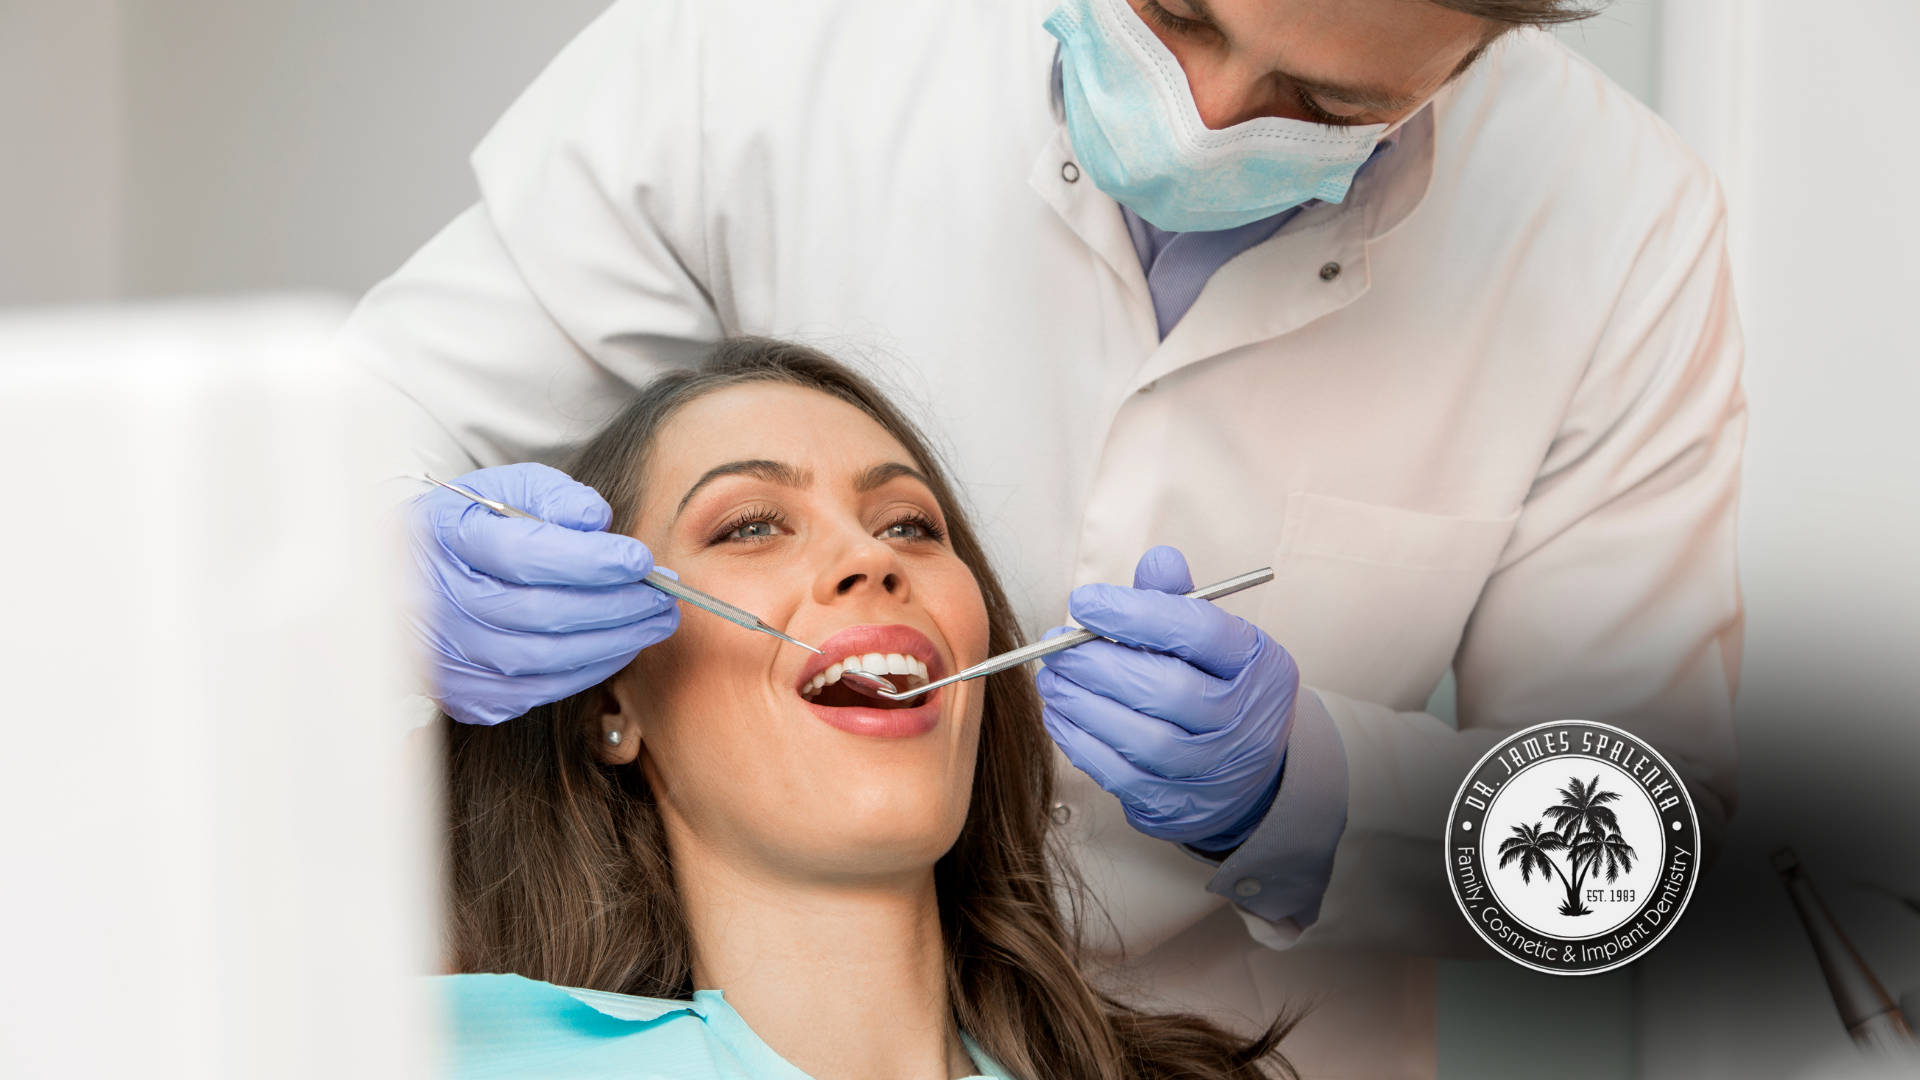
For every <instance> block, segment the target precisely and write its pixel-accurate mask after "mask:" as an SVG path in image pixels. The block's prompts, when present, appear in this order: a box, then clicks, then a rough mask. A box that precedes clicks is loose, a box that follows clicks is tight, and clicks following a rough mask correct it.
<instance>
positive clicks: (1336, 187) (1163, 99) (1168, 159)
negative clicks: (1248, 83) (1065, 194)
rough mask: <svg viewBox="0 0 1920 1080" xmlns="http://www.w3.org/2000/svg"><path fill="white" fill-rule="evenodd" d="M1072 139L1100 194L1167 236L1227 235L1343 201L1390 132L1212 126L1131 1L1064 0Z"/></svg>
mask: <svg viewBox="0 0 1920 1080" xmlns="http://www.w3.org/2000/svg"><path fill="white" fill-rule="evenodd" d="M1046 28H1047V32H1048V33H1050V34H1052V35H1053V36H1054V37H1055V38H1058V39H1059V41H1060V59H1061V69H1062V70H1061V75H1062V86H1061V90H1062V91H1063V96H1064V98H1065V105H1066V112H1067V136H1068V137H1069V138H1070V139H1072V140H1073V152H1074V155H1075V156H1076V157H1078V158H1079V163H1080V168H1081V170H1082V171H1084V172H1085V173H1086V174H1087V175H1088V176H1089V177H1091V178H1092V179H1093V182H1094V183H1095V184H1097V185H1098V186H1099V188H1100V190H1101V191H1104V192H1106V193H1107V194H1108V195H1111V196H1113V198H1114V199H1115V200H1117V201H1119V202H1122V203H1125V204H1126V205H1127V206H1129V207H1131V208H1132V209H1133V212H1134V213H1136V214H1139V215H1140V216H1141V217H1143V218H1145V219H1147V220H1148V221H1150V222H1152V223H1153V224H1154V225H1156V226H1158V227H1160V228H1162V229H1166V230H1168V231H1169V232H1211V231H1214V230H1218V229H1232V228H1236V227H1238V226H1241V225H1245V224H1247V223H1248V222H1252V221H1258V220H1260V219H1261V218H1265V217H1272V216H1273V215H1274V214H1277V213H1279V212H1281V211H1282V210H1287V209H1291V208H1292V207H1295V206H1299V205H1300V204H1301V203H1304V202H1306V201H1308V200H1309V199H1321V200H1324V201H1326V202H1339V201H1341V200H1342V199H1345V198H1346V197H1347V187H1348V185H1350V184H1351V183H1352V182H1353V174H1354V173H1355V172H1357V171H1358V170H1359V168H1360V166H1361V165H1363V164H1365V163H1366V160H1367V157H1368V155H1370V154H1372V153H1373V147H1374V144H1375V143H1377V142H1379V141H1380V137H1381V136H1382V135H1384V134H1386V132H1387V125H1385V124H1372V125H1368V126H1366V127H1329V126H1326V125H1323V124H1313V123H1308V122H1306V121H1304V120H1288V119H1284V118H1281V117H1276V116H1263V117H1259V118H1256V119H1253V120H1248V121H1247V122H1245V123H1243V124H1235V125H1234V126H1232V127H1230V128H1225V129H1222V130H1220V131H1211V130H1208V128H1207V126H1206V124H1204V123H1202V122H1201V120H1200V109H1199V107H1198V106H1197V105H1195V104H1194V102H1193V92H1192V90H1190V89H1189V88H1188V86H1187V75H1186V72H1185V71H1183V70H1181V67H1180V62H1179V61H1178V60H1176V59H1174V56H1173V53H1172V52H1170V51H1168V49H1167V47H1166V46H1165V45H1163V44H1161V43H1160V39H1159V38H1157V37H1155V36H1154V35H1153V31H1151V30H1149V29H1148V28H1147V26H1146V24H1145V23H1143V22H1141V21H1140V18H1139V16H1137V15H1135V14H1134V13H1133V9H1132V8H1130V7H1128V6H1127V4H1126V0H1062V2H1061V4H1060V6H1059V7H1057V8H1055V9H1054V12H1053V14H1052V15H1049V16H1047V21H1046Z"/></svg>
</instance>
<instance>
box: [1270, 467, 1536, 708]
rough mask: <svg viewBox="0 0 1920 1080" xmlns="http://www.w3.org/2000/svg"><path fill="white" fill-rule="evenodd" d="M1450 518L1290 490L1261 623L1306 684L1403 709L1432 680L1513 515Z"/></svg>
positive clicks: (1449, 657)
mask: <svg viewBox="0 0 1920 1080" xmlns="http://www.w3.org/2000/svg"><path fill="white" fill-rule="evenodd" d="M1519 516H1520V515H1519V512H1518V511H1515V512H1514V513H1513V514H1510V515H1508V516H1506V517H1502V518H1465V517H1449V516H1445V515H1441V514H1426V513H1419V512H1417V511H1413V510H1402V509H1399V508H1397V507H1391V506H1376V505H1373V504H1369V503H1360V502H1351V501H1348V500H1346V499H1334V498H1328V497H1327V496H1324V495H1309V494H1306V493H1304V492H1294V493H1292V494H1291V495H1289V496H1288V497H1287V516H1286V520H1285V522H1284V523H1283V525H1282V526H1281V532H1280V549H1279V551H1278V552H1277V553H1276V555H1275V558H1274V564H1273V569H1274V581H1273V584H1272V585H1271V586H1269V589H1268V592H1267V596H1266V598H1265V600H1264V602H1263V603H1262V605H1261V608H1260V615H1259V622H1260V625H1261V627H1262V628H1263V629H1265V630H1266V631H1267V632H1268V633H1269V634H1272V635H1273V636H1274V639H1275V640H1277V641H1279V642H1280V644H1282V645H1284V646H1286V647H1287V649H1288V651H1290V652H1292V653H1293V656H1294V659H1295V660H1296V661H1298V663H1299V665H1300V677H1301V680H1302V681H1303V682H1305V683H1306V684H1307V685H1309V686H1314V687H1319V688H1321V689H1324V690H1331V691H1333V692H1334V693H1337V694H1345V695H1347V696H1349V697H1355V698H1359V699H1361V700H1363V701H1372V702H1377V703H1379V704H1382V705H1387V706H1390V707H1392V708H1394V709H1398V710H1401V711H1409V710H1415V709H1419V708H1421V707H1422V706H1423V705H1424V704H1425V703H1426V700H1427V695H1428V694H1430V693H1431V692H1432V691H1433V687H1434V686H1435V684H1437V683H1438V682H1439V680H1440V677H1441V675H1443V674H1444V673H1445V672H1446V670H1447V667H1448V665H1449V664H1451V663H1452V662H1453V654H1454V651H1455V650H1456V649H1457V648H1458V647H1459V645H1460V635H1461V632H1462V631H1463V630H1464V629H1465V627H1466V624H1467V618H1468V616H1470V615H1472V614H1473V606H1474V604H1475V603H1476V602H1477V601H1478V600H1479V597H1480V590H1481V588H1482V587H1483V586H1484V585H1485V584H1486V581H1487V576H1488V575H1489V574H1490V573H1492V571H1493V567H1494V564H1495V562H1496V561H1497V560H1498V559H1499V557H1500V550H1501V548H1503V547H1505V546H1506V542H1507V536H1508V534H1510V533H1511V532H1512V531H1513V524H1514V521H1515V520H1516V519H1517V518H1518V517H1519Z"/></svg>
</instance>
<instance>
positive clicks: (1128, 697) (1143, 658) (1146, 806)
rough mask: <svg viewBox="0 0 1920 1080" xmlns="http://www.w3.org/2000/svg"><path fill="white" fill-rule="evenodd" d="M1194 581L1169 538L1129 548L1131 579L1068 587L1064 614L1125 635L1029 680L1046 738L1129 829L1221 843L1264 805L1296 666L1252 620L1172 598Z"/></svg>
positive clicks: (1261, 813)
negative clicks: (1133, 565) (1135, 551)
mask: <svg viewBox="0 0 1920 1080" xmlns="http://www.w3.org/2000/svg"><path fill="white" fill-rule="evenodd" d="M1192 589H1193V576H1192V575H1191V574H1190V573H1189V572H1188V571H1187V560H1186V558H1185V557H1184V556H1182V555H1181V554H1180V553H1179V552H1178V551H1175V550H1174V549H1173V548H1170V547H1157V548H1154V549H1153V550H1151V551H1149V552H1147V553H1146V554H1145V555H1144V556H1142V557H1141V559H1140V565H1139V567H1138V568H1137V569H1136V570H1135V571H1134V577H1133V588H1131V589H1123V588H1120V587H1119V586H1117V585H1083V586H1081V587H1080V588H1078V589H1075V590H1074V591H1073V598H1072V600H1071V602H1070V603H1069V606H1068V610H1069V611H1070V612H1071V613H1072V614H1073V617H1074V619H1075V620H1077V621H1078V622H1079V623H1080V625H1082V626H1084V627H1086V628H1087V629H1088V630H1092V631H1093V632H1095V633H1097V634H1101V635H1103V636H1105V637H1110V638H1113V639H1114V641H1117V642H1124V643H1125V644H1114V642H1109V641H1089V642H1087V643H1086V644H1085V645H1080V646H1077V647H1075V648H1072V649H1068V650H1067V651H1065V652H1059V653H1054V654H1053V655H1052V656H1049V657H1047V658H1046V660H1045V664H1046V669H1045V670H1043V671H1042V672H1041V673H1040V676H1039V679H1038V680H1037V681H1038V684H1039V687H1040V696H1041V698H1042V699H1043V700H1044V701H1045V703H1046V712H1045V718H1046V724H1047V731H1048V732H1049V733H1050V734H1052V736H1053V741H1054V742H1056V743H1058V744H1059V746H1060V749H1061V750H1062V751H1064V752H1065V753H1066V755H1067V758H1068V759H1069V760H1071V761H1072V762H1073V763H1074V765H1076V766H1077V767H1079V769H1080V770H1081V771H1082V772H1084V773H1086V774H1087V775H1088V776H1091V777H1093V779H1094V780H1095V781H1096V782H1098V783H1099V785H1100V786H1101V787H1103V788H1105V789H1107V790H1108V791H1109V792H1111V793H1113V794H1114V795H1115V796H1117V797H1118V798H1119V799H1120V802H1121V804H1122V805H1123V806H1124V807H1125V808H1126V813H1127V820H1128V821H1130V822H1132V823H1133V827H1134V828H1136V829H1139V830H1140V831H1141V832H1143V833H1146V834H1147V835H1148V836H1153V837H1158V838H1159V839H1162V840H1172V841H1175V842H1178V843H1183V844H1192V845H1194V846H1196V847H1200V848H1203V849H1207V850H1222V849H1225V848H1230V847H1233V846H1235V845H1237V844H1239V843H1240V842H1241V841H1242V840H1244V839H1246V837H1247V835H1248V834H1250V833H1252V831H1253V830H1254V828H1255V827H1256V826H1258V825H1259V824H1260V821H1261V819H1262V818H1264V817H1265V816H1266V812H1267V809H1268V808H1269V807H1270V806H1272V805H1273V797H1274V794H1275V792H1276V791H1278V789H1279V778H1280V766H1281V763H1282V761H1284V760H1285V758H1286V753H1287V731H1288V729H1289V727H1290V726H1291V725H1292V723H1293V700H1294V697H1295V695H1296V694H1298V693H1299V690H1300V671H1299V669H1298V668H1296V667H1295V666H1294V663H1293V657H1291V656H1288V655H1287V650H1285V649H1283V648H1281V647H1280V646H1279V645H1278V644H1277V643H1276V642H1275V641H1274V640H1273V639H1272V638H1270V637H1268V636H1267V635H1266V633H1265V632H1264V631H1262V630H1261V629H1260V628H1259V627H1257V626H1254V625H1253V624H1252V623H1250V622H1248V621H1246V620H1245V619H1241V618H1236V617H1235V616H1232V615H1229V614H1227V613H1226V612H1225V611H1222V610H1220V609H1219V608H1217V607H1215V606H1214V605H1213V604H1211V603H1209V602H1207V601H1205V600H1189V599H1187V598H1186V597H1184V596H1180V595H1177V594H1179V593H1184V592H1189V591H1191V590H1192ZM1170 593H1171V594H1175V595H1168V594H1170ZM1065 631H1066V628H1065V627H1060V628H1058V629H1055V630H1051V631H1048V633H1047V635H1046V636H1047V637H1052V636H1054V635H1055V634H1059V633H1064V632H1065Z"/></svg>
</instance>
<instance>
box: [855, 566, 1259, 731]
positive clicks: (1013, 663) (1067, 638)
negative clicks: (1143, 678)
mask: <svg viewBox="0 0 1920 1080" xmlns="http://www.w3.org/2000/svg"><path fill="white" fill-rule="evenodd" d="M1272 580H1273V567H1271V566H1263V567H1261V568H1260V569H1258V570H1249V571H1248V572H1246V573H1244V574H1241V575H1240V576H1239V577H1230V578H1228V579H1227V580H1225V581H1216V582H1214V583H1213V584H1211V585H1208V586H1207V587H1206V588H1203V589H1195V590H1193V591H1192V592H1190V593H1185V594H1183V595H1185V596H1186V597H1188V598H1189V599H1192V600H1218V599H1220V598H1221V597H1223V596H1232V595H1233V594H1234V593H1237V592H1239V591H1240V590H1242V589H1251V588H1253V587H1254V586H1255V585H1265V584H1266V583H1267V582H1269V581H1272ZM1099 637H1100V635H1099V634H1096V633H1094V632H1093V631H1091V630H1074V631H1072V632H1070V633H1065V634H1061V635H1060V636H1059V637H1056V638H1048V639H1047V640H1045V641H1036V642H1034V643H1033V644H1031V645H1028V646H1026V647H1025V648H1021V649H1014V650H1012V651H1010V652H1003V653H1001V654H1000V655H999V656H994V657H989V658H987V659H985V660H982V661H981V662H979V663H977V664H975V665H973V666H972V667H970V668H968V669H967V670H965V671H962V672H960V673H959V674H957V675H949V676H947V677H946V678H944V679H941V680H940V681H939V682H930V683H928V684H927V685H925V686H916V687H913V688H911V689H909V690H905V691H899V690H895V689H894V688H893V683H892V682H890V681H888V679H887V678H886V676H884V675H875V674H874V673H873V672H870V671H863V670H861V669H860V668H847V669H845V670H843V671H841V672H840V681H841V682H843V683H846V684H847V685H848V686H850V687H851V688H853V689H854V690H857V691H859V692H860V693H862V694H866V695H867V696H868V697H878V698H886V699H887V700H888V701H908V700H910V699H912V698H917V697H919V696H920V695H921V694H925V693H928V692H930V691H934V690H938V689H940V688H941V687H943V686H945V685H947V684H948V683H957V682H966V681H968V680H970V679H977V678H979V677H980V676H982V675H991V674H993V673H994V672H996V671H1005V670H1007V669H1008V668H1015V667H1019V666H1020V665H1021V664H1024V663H1026V662H1028V661H1030V660H1038V659H1040V658H1041V657H1043V656H1052V655H1053V654H1054V653H1057V652H1061V651H1064V650H1066V649H1071V648H1073V647H1074V646H1075V645H1085V644H1086V643H1087V642H1089V641H1093V640H1095V639H1096V638H1099Z"/></svg>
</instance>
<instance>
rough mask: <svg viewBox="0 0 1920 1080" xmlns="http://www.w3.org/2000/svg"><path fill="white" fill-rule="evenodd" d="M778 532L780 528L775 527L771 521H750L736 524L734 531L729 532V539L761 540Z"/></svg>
mask: <svg viewBox="0 0 1920 1080" xmlns="http://www.w3.org/2000/svg"><path fill="white" fill-rule="evenodd" d="M778 533H779V530H778V529H775V528H774V526H773V522H771V521H749V522H747V523H745V524H743V525H736V526H735V527H734V529H733V531H732V532H730V533H728V534H727V539H729V540H760V539H763V538H765V537H769V536H775V535H778Z"/></svg>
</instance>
